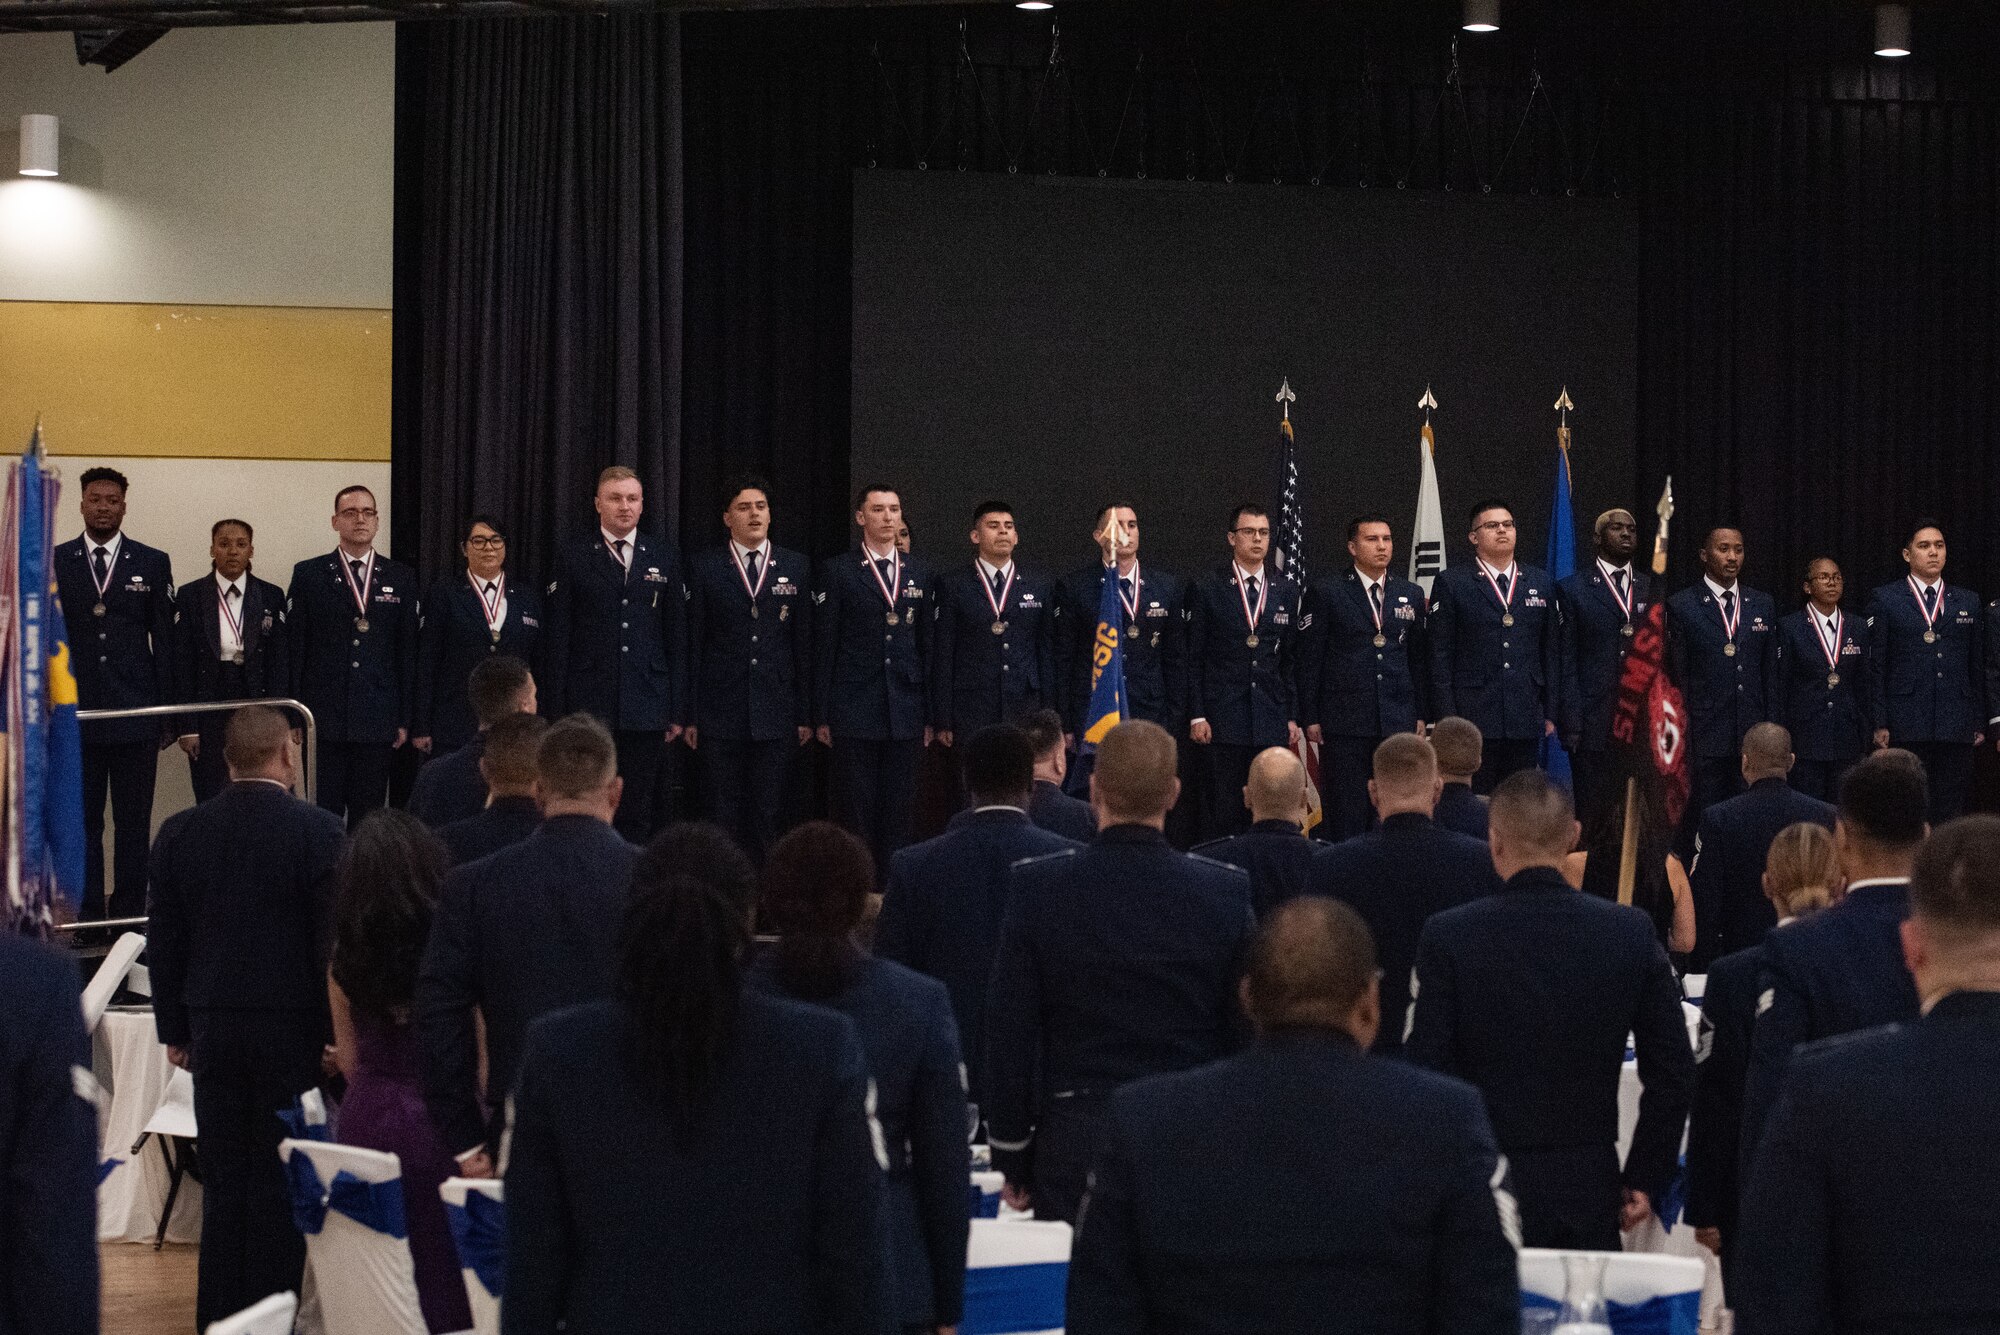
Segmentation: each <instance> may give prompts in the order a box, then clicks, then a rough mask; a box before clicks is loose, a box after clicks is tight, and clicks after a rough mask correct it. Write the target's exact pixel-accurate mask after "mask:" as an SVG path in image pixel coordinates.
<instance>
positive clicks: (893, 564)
mask: <svg viewBox="0 0 2000 1335" xmlns="http://www.w3.org/2000/svg"><path fill="white" fill-rule="evenodd" d="M864 559H865V560H866V561H867V563H868V573H869V574H870V575H872V576H874V578H875V587H876V588H878V589H880V590H881V591H882V601H883V602H885V603H887V604H889V614H888V615H887V616H886V617H884V618H883V620H884V621H886V622H888V623H889V624H890V625H892V626H899V625H901V624H902V622H903V618H902V617H900V616H898V615H897V614H896V596H897V595H898V594H900V593H901V592H902V590H903V554H902V553H901V552H899V551H896V550H895V549H893V548H891V549H890V552H889V555H887V556H884V557H877V556H876V555H875V553H874V552H873V551H869V552H868V553H867V556H866V557H865V558H864ZM878 560H880V561H887V562H888V563H889V582H888V583H886V584H884V583H883V582H882V567H881V566H879V565H877V564H876V562H877V561H878ZM765 564H767V565H768V564H769V562H766V563H765Z"/></svg>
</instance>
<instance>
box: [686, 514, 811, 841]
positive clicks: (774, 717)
mask: <svg viewBox="0 0 2000 1335" xmlns="http://www.w3.org/2000/svg"><path fill="white" fill-rule="evenodd" d="M723 491H724V493H725V495H724V498H723V511H722V523H723V527H725V528H727V529H728V530H729V541H727V542H725V543H723V544H722V545H721V546H720V547H711V548H709V549H708V550H707V551H705V552H702V553H700V554H699V555H697V556H696V557H695V558H694V560H693V561H691V562H689V567H688V645H689V647H690V649H691V651H692V653H693V656H694V671H693V673H692V674H691V676H690V678H689V685H690V689H691V690H692V691H693V693H694V699H693V701H692V703H691V705H690V707H689V712H688V717H689V719H690V720H691V721H690V723H689V724H688V731H687V739H688V745H689V746H691V747H694V748H696V750H697V752H698V754H699V755H700V757H701V768H702V776H703V778H704V780H705V781H706V787H707V789H708V802H709V807H708V812H709V818H710V819H711V820H713V821H714V822H715V823H716V824H717V825H720V826H721V827H722V828H723V829H725V830H727V831H729V833H730V834H731V835H732V836H734V837H735V839H736V842H737V843H738V844H739V845H740V846H741V847H742V849H743V851H744V852H746V853H748V854H749V855H750V857H751V860H752V861H754V862H757V863H759V864H760V865H761V864H762V862H763V860H764V854H765V853H766V852H767V851H769V849H770V847H771V845H772V844H774V843H776V842H777V838H778V829H779V826H780V824H781V823H782V821H783V819H784V815H785V802H786V797H787V795H788V793H789V792H790V789H791V778H792V769H793V763H794V758H795V757H796V756H797V755H798V753H799V748H800V747H802V746H804V745H805V744H806V743H807V742H808V741H810V740H812V688H811V682H812V592H811V590H810V588H809V587H808V586H807V574H808V571H809V569H810V567H808V566H807V564H806V559H805V557H803V556H801V555H799V554H798V553H797V552H794V551H787V550H786V549H785V548H783V547H779V546H777V545H776V544H775V543H773V542H772V541H771V493H770V488H769V487H768V486H766V485H765V483H764V480H763V479H762V478H759V477H754V476H748V475H746V476H744V477H739V478H737V479H735V480H733V481H731V482H729V483H727V484H725V485H724V487H723Z"/></svg>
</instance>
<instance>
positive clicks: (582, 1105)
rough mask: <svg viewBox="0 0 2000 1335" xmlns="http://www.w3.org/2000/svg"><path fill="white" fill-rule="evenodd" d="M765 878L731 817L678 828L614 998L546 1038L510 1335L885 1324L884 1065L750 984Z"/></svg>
mask: <svg viewBox="0 0 2000 1335" xmlns="http://www.w3.org/2000/svg"><path fill="white" fill-rule="evenodd" d="M754 878H755V873H754V872H753V870H752V869H751V866H750V862H749V859H748V858H746V857H745V856H744V855H743V853H742V852H741V851H740V850H738V849H737V848H736V846H735V845H734V844H732V843H731V842H730V841H729V839H728V837H727V836H726V835H724V834H723V833H722V832H721V831H720V830H717V829H716V828H714V827H713V826H708V825H676V826H673V827H670V828H669V829H667V830H666V831H665V832H664V833H662V834H661V835H660V836H659V837H658V838H657V839H655V840H654V841H653V843H652V844H651V846H650V847H648V848H647V849H646V851H645V852H644V853H643V854H641V855H640V857H639V860H638V862H637V863H636V864H635V865H634V867H633V869H632V879H631V886H632V889H631V897H630V901H629V904H628V906H627V908H626V910H625V913H624V915H623V926H622V928H621V930H620V932H619V937H618V960H617V982H616V985H615V998H614V999H613V1000H609V1001H601V1002H595V1003H592V1004H590V1005H586V1006H579V1007H576V1008H574V1009H571V1010H567V1011H563V1012H560V1013H558V1014H555V1015H550V1016H547V1017H545V1018H544V1019H542V1020H540V1021H538V1022H537V1023H536V1024H535V1026H534V1027H533V1028H532V1029H531V1030H530V1032H529V1035H528V1044H527V1051H526V1053H525V1055H524V1056H523V1058H522V1061H521V1075H520V1080H519V1083H518V1085H517V1086H516V1090H515V1094H514V1132H513V1148H512V1151H511V1157H510V1162H509V1164H508V1169H507V1290H506V1291H507V1301H506V1304H505V1306H504V1307H503V1309H502V1312H501V1321H502V1327H501V1328H502V1330H503V1331H504V1332H505V1335H552V1333H553V1332H555V1331H557V1330H559V1329H568V1330H571V1331H589V1332H592V1335H642V1333H643V1335H654V1333H655V1332H658V1331H662V1330H673V1331H687V1332H716V1333H718V1335H719V1333H720V1332H727V1331H749V1330H757V1331H798V1332H804V1331H814V1332H827V1333H828V1335H881V1332H882V1331H883V1329H884V1325H885V1323H884V1315H885V1312H886V1310H887V1304H888V1293H887V1287H886V1285H887V1275H886V1273H885V1271H886V1267H885V1266H884V1264H883V1247H882V1238H883V1236H884V1221H883V1219H882V1194H883V1185H882V1182H883V1174H882V1169H881V1167H880V1166H879V1164H878V1162H877V1158H876V1155H877V1154H878V1153H879V1152H880V1150H879V1148H878V1147H879V1146H880V1145H881V1144H882V1141H881V1139H880V1137H881V1134H882V1133H881V1131H880V1130H879V1128H876V1127H875V1125H874V1119H873V1118H872V1117H871V1116H870V1114H869V1106H870V1103H871V1102H872V1095H871V1092H870V1080H869V1077H868V1063H867V1058H866V1056H865V1055H864V1053H863V1050H862V1047H861V1042H860V1039H859V1038H858V1037H857V1035H856V1032H855V1028H854V1023H853V1022H852V1021H851V1020H849V1019H848V1018H847V1017H846V1016H844V1015H841V1014H839V1013H838V1012H835V1011H833V1010H829V1009H827V1008H825V1007H823V1006H815V1005H807V1004H804V1003H801V1002H795V1001H789V1000H785V999H782V998H779V997H774V996H770V995H768V994H766V993H764V992H762V991H758V990H755V989H750V990H746V989H745V987H744V985H743V981H744V980H743V957H744V952H745V950H746V949H747V948H748V946H749V942H750V933H749V921H750V900H751V894H752V888H753V884H754ZM961 1134H962V1132H961ZM965 1190H966V1188H965V1187H964V1186H963V1185H961V1187H960V1191H961V1193H963V1192H964V1191H965ZM963 1200H964V1197H963V1195H962V1194H961V1196H960V1201H961V1206H960V1208H961V1209H963V1208H964V1206H963V1203H962V1202H963Z"/></svg>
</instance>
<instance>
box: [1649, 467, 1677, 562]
mask: <svg viewBox="0 0 2000 1335" xmlns="http://www.w3.org/2000/svg"><path fill="white" fill-rule="evenodd" d="M1653 513H1655V514H1657V515H1658V516H1659V517H1660V529H1659V532H1657V533H1655V534H1654V535H1653V573H1654V574H1655V575H1664V574H1666V573H1667V525H1668V523H1669V522H1670V521H1671V520H1672V519H1673V517H1674V475H1673V474H1672V473H1669V474H1667V485H1666V486H1665V487H1664V488H1663V489H1662V490H1661V492H1660V503H1659V504H1658V505H1656V506H1654V507H1653Z"/></svg>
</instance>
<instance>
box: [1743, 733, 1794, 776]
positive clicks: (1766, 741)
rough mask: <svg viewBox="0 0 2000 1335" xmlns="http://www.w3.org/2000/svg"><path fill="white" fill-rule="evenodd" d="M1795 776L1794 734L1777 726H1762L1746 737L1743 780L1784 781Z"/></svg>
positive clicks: (1744, 736) (1744, 741)
mask: <svg viewBox="0 0 2000 1335" xmlns="http://www.w3.org/2000/svg"><path fill="white" fill-rule="evenodd" d="M1791 772H1792V734H1791V733H1790V732H1789V731H1787V730H1786V729H1785V728H1784V726H1783V725H1781V724H1777V723H1759V724H1756V725H1754V726H1752V727H1751V729H1750V731H1749V732H1746V733H1744V734H1743V780H1744V782H1745V783H1756V782H1757V781H1758V780H1760V779H1782V778H1783V777H1785V775H1787V774H1790V773H1791Z"/></svg>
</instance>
